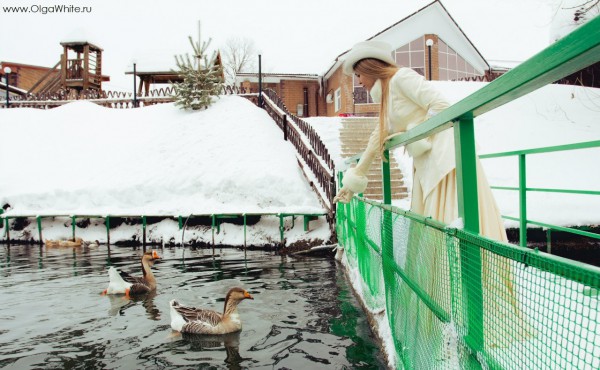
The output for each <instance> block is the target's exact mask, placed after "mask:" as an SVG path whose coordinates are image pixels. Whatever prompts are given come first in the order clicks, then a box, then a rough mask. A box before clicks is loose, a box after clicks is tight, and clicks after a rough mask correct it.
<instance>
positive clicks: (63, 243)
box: [44, 238, 83, 248]
mask: <svg viewBox="0 0 600 370" xmlns="http://www.w3.org/2000/svg"><path fill="white" fill-rule="evenodd" d="M44 244H45V245H46V247H47V248H77V247H81V245H82V244H83V239H81V238H73V239H68V240H51V239H46V240H44Z"/></svg>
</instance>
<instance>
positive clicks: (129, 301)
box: [106, 291, 160, 321]
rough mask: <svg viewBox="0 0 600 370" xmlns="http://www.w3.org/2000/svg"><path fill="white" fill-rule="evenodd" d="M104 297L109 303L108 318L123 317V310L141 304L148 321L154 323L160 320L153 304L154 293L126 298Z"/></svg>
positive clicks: (117, 295) (157, 310) (116, 295)
mask: <svg viewBox="0 0 600 370" xmlns="http://www.w3.org/2000/svg"><path fill="white" fill-rule="evenodd" d="M106 297H107V298H108V300H109V301H110V308H109V310H108V314H109V316H115V315H120V316H124V315H125V310H127V309H128V308H130V307H134V306H136V305H138V304H141V305H142V307H144V309H145V310H146V316H147V317H148V319H150V320H154V321H159V320H160V310H159V309H158V308H157V307H156V304H154V298H155V297H156V291H152V292H149V293H146V294H140V295H136V296H132V297H126V296H125V295H124V294H107V295H106Z"/></svg>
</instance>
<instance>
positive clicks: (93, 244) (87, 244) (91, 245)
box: [83, 240, 100, 248]
mask: <svg viewBox="0 0 600 370" xmlns="http://www.w3.org/2000/svg"><path fill="white" fill-rule="evenodd" d="M83 245H84V246H85V247H88V248H98V247H99V246H100V242H99V241H98V240H94V241H93V242H85V241H84V242H83Z"/></svg>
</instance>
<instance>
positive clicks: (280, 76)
mask: <svg viewBox="0 0 600 370" xmlns="http://www.w3.org/2000/svg"><path fill="white" fill-rule="evenodd" d="M261 77H262V82H264V83H279V82H280V81H281V80H297V81H306V80H315V81H319V80H320V77H319V75H317V74H308V73H261ZM244 81H249V82H258V73H245V72H241V73H238V74H237V76H236V78H235V83H236V84H238V83H241V82H244Z"/></svg>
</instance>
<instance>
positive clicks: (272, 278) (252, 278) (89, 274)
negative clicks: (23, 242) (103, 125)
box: [0, 246, 384, 370]
mask: <svg viewBox="0 0 600 370" xmlns="http://www.w3.org/2000/svg"><path fill="white" fill-rule="evenodd" d="M158 252H159V254H160V256H161V257H162V258H163V261H161V262H159V263H157V264H156V265H155V268H154V274H155V276H156V278H157V281H158V288H157V291H156V293H155V294H153V295H149V296H146V297H142V298H139V299H135V300H127V299H125V298H124V297H123V296H101V295H100V292H101V291H102V290H103V289H104V288H106V286H107V284H108V275H107V269H108V266H109V265H114V266H116V267H117V268H118V269H120V270H124V271H127V272H130V273H134V274H135V275H140V274H141V270H140V262H139V261H140V257H141V255H142V250H141V249H139V248H131V247H127V248H125V247H112V248H111V250H110V252H109V251H108V250H107V248H106V247H105V246H100V247H98V248H95V249H88V248H79V249H46V248H45V247H39V246H11V247H8V246H0V292H1V294H0V367H4V368H7V369H42V368H43V369H76V368H78V369H169V368H194V369H197V368H215V369H217V368H229V369H242V368H268V369H285V368H289V369H306V370H308V369H340V368H365V369H366V368H382V367H384V363H383V362H382V361H383V360H382V358H381V355H380V353H379V350H378V347H377V346H376V344H375V342H374V341H373V337H372V334H371V331H370V329H369V326H368V324H367V322H366V317H365V316H364V314H363V312H362V310H361V309H360V307H359V305H358V303H357V301H356V300H355V298H354V296H353V295H352V293H351V291H350V288H349V285H348V283H347V281H346V279H345V277H344V274H343V271H342V270H341V268H340V267H339V266H337V265H336V262H335V261H334V260H332V259H329V258H324V257H321V258H317V257H310V258H294V257H289V256H288V257H286V256H279V255H276V254H274V253H272V252H264V251H248V252H247V254H245V253H244V251H240V250H237V249H217V250H215V252H214V254H213V252H212V250H206V249H196V250H191V249H189V248H188V249H185V250H184V249H183V248H179V247H177V248H170V249H168V248H165V249H159V250H158ZM233 286H241V287H244V288H245V289H247V290H248V291H249V292H250V293H251V294H252V295H253V296H254V298H255V299H254V300H253V301H252V300H246V301H243V302H242V303H241V304H240V306H239V311H240V316H241V318H242V322H243V330H242V331H241V333H236V334H232V335H227V336H213V337H199V336H198V337H187V336H186V337H182V336H181V335H175V334H176V332H173V331H172V330H171V327H170V317H169V301H170V300H171V299H173V298H177V299H178V300H179V301H180V302H181V303H183V304H187V305H192V306H200V307H207V308H213V309H216V310H218V311H221V310H222V308H223V302H224V295H225V293H226V292H227V290H228V289H229V288H231V287H233Z"/></svg>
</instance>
